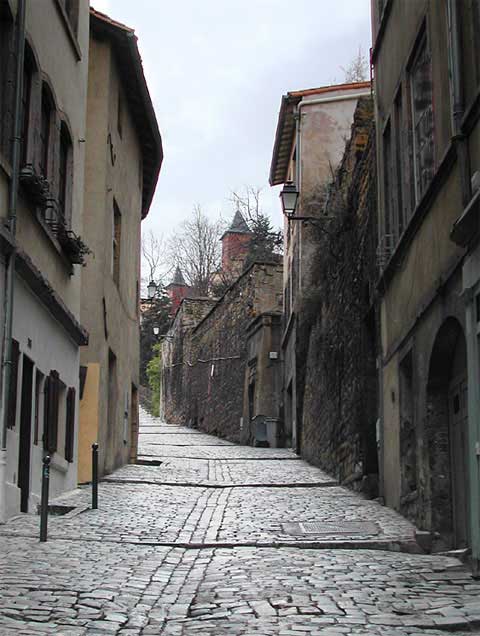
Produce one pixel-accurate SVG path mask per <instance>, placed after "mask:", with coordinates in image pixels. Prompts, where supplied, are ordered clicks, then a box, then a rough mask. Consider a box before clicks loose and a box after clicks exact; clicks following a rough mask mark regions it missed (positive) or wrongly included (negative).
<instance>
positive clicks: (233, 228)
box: [220, 210, 252, 240]
mask: <svg viewBox="0 0 480 636" xmlns="http://www.w3.org/2000/svg"><path fill="white" fill-rule="evenodd" d="M251 233H252V232H251V231H250V229H249V227H248V225H247V222H246V221H245V219H244V218H243V214H242V213H241V212H240V210H237V211H236V212H235V216H234V217H233V221H232V222H231V223H230V227H229V228H228V230H226V231H225V232H224V233H223V236H222V239H223V237H224V236H225V235H226V234H251ZM222 239H220V240H222Z"/></svg>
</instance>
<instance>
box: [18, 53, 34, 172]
mask: <svg viewBox="0 0 480 636" xmlns="http://www.w3.org/2000/svg"><path fill="white" fill-rule="evenodd" d="M32 76H33V69H32V66H31V65H30V63H29V61H28V57H27V56H25V64H24V67H23V93H22V135H21V137H22V150H21V155H20V163H21V166H22V167H23V166H24V165H25V164H27V163H28V136H29V132H30V126H29V123H30V103H31V91H32Z"/></svg>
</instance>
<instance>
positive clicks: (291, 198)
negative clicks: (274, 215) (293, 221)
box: [280, 181, 298, 216]
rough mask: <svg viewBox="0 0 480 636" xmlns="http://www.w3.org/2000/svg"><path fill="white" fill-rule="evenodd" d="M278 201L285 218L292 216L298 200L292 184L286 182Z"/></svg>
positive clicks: (296, 191) (295, 189)
mask: <svg viewBox="0 0 480 636" xmlns="http://www.w3.org/2000/svg"><path fill="white" fill-rule="evenodd" d="M280 199H281V201H282V210H283V213H284V214H286V215H287V216H293V215H294V214H295V208H296V207H297V199H298V190H297V188H296V187H295V184H294V183H292V182H291V181H287V183H286V184H285V185H284V186H283V189H282V191H281V192H280Z"/></svg>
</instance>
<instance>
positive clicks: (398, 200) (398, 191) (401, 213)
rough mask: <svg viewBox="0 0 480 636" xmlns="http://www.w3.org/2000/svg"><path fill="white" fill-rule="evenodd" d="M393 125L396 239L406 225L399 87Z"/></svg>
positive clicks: (403, 151)
mask: <svg viewBox="0 0 480 636" xmlns="http://www.w3.org/2000/svg"><path fill="white" fill-rule="evenodd" d="M393 126H394V143H395V182H394V186H395V187H394V197H395V208H396V214H395V216H396V219H395V221H396V230H395V234H396V236H397V239H398V238H399V237H400V236H401V235H402V233H403V230H404V229H405V227H406V225H407V215H406V210H405V196H404V192H403V187H404V185H403V184H404V178H405V176H404V170H403V162H404V157H405V143H404V126H403V96H402V89H401V88H400V89H399V91H398V93H397V95H396V98H395V102H394V105H393Z"/></svg>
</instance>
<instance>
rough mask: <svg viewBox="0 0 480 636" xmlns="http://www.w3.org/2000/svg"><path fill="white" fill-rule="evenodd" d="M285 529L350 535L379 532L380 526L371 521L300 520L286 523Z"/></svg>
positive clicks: (301, 532)
mask: <svg viewBox="0 0 480 636" xmlns="http://www.w3.org/2000/svg"><path fill="white" fill-rule="evenodd" d="M283 529H284V530H285V532H287V533H288V534H323V535H329V536H331V535H337V534H342V535H350V534H355V535H357V534H362V535H372V534H378V533H379V528H378V526H377V524H376V523H373V522H371V521H309V522H306V521H298V522H294V523H284V524H283Z"/></svg>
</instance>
